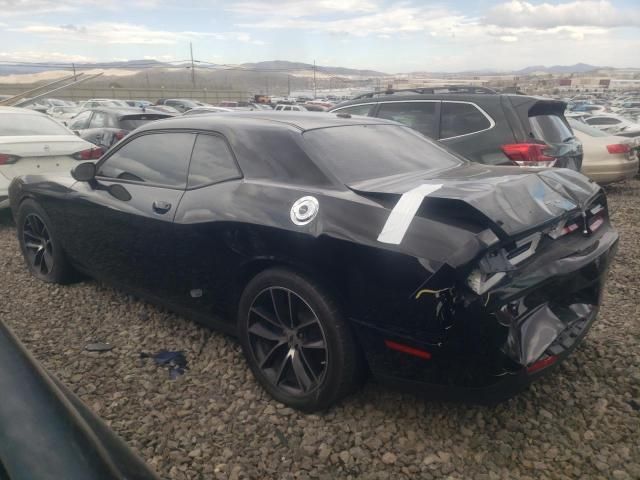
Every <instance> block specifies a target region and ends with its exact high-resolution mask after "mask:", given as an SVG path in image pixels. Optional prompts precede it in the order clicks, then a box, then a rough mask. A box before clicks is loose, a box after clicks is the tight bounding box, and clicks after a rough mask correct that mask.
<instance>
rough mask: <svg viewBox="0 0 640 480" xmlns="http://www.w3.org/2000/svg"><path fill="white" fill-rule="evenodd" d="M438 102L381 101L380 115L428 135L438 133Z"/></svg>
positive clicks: (432, 135) (431, 135)
mask: <svg viewBox="0 0 640 480" xmlns="http://www.w3.org/2000/svg"><path fill="white" fill-rule="evenodd" d="M436 107H437V102H393V103H381V104H380V110H378V117H380V118H386V119H388V120H394V121H396V122H400V123H404V124H405V125H407V126H408V127H411V128H413V129H414V130H417V131H419V132H420V133H422V134H423V135H426V136H427V137H431V138H435V137H436V136H437V134H438V119H437V117H436Z"/></svg>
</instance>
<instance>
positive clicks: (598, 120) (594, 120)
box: [587, 117, 620, 125]
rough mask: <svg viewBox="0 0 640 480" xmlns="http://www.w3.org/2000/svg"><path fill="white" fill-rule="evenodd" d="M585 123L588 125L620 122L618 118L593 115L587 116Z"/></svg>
mask: <svg viewBox="0 0 640 480" xmlns="http://www.w3.org/2000/svg"><path fill="white" fill-rule="evenodd" d="M587 123H588V124H589V125H617V124H618V123H620V120H618V119H617V118H609V117H593V118H587Z"/></svg>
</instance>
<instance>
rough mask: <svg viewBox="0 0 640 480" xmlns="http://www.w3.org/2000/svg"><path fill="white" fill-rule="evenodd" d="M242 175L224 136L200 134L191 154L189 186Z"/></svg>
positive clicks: (198, 185)
mask: <svg viewBox="0 0 640 480" xmlns="http://www.w3.org/2000/svg"><path fill="white" fill-rule="evenodd" d="M241 176H242V175H241V174H240V171H239V170H238V167H237V165H236V162H235V159H234V158H233V155H232V154H231V150H230V149H229V145H227V142H226V141H225V140H224V138H222V137H220V136H218V135H207V134H199V135H198V137H197V138H196V144H195V146H194V147H193V153H192V154H191V164H190V165H189V178H188V180H187V187H188V188H194V187H200V186H202V185H209V184H211V183H218V182H223V181H225V180H231V179H233V178H240V177H241Z"/></svg>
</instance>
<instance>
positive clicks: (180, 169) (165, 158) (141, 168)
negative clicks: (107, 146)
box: [98, 133, 195, 188]
mask: <svg viewBox="0 0 640 480" xmlns="http://www.w3.org/2000/svg"><path fill="white" fill-rule="evenodd" d="M194 140H195V135H194V134H192V133H155V134H148V135H142V136H140V137H137V138H134V139H133V140H132V141H130V142H129V143H127V144H126V145H124V146H123V147H122V148H120V149H118V150H117V151H116V152H115V153H114V154H113V155H111V156H110V157H109V158H107V160H106V161H105V162H104V163H103V164H102V165H101V166H100V170H99V172H98V175H99V176H101V177H108V178H119V179H122V180H133V181H136V182H146V183H154V184H159V185H167V186H170V187H179V188H184V187H185V186H186V183H187V169H188V166H189V158H190V157H191V150H192V149H193V142H194Z"/></svg>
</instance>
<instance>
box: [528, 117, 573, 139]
mask: <svg viewBox="0 0 640 480" xmlns="http://www.w3.org/2000/svg"><path fill="white" fill-rule="evenodd" d="M529 122H530V123H531V129H532V133H533V135H534V137H535V138H537V139H538V140H543V141H545V142H548V143H562V142H566V141H567V140H570V139H572V138H573V133H572V132H571V130H570V129H569V127H568V126H567V124H566V123H565V122H564V121H563V120H562V118H560V117H559V116H558V115H534V116H531V117H529Z"/></svg>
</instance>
